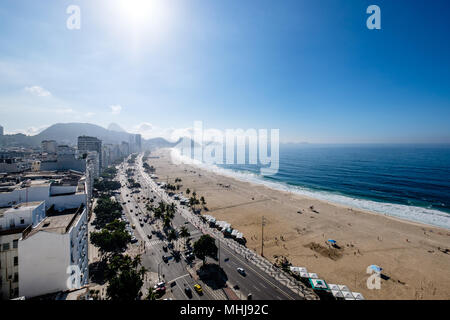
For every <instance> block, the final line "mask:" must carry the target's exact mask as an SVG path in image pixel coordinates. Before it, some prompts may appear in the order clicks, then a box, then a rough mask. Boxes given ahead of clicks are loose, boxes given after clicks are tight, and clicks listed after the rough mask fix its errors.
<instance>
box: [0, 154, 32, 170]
mask: <svg viewBox="0 0 450 320" xmlns="http://www.w3.org/2000/svg"><path fill="white" fill-rule="evenodd" d="M30 168H31V163H30V162H29V161H22V159H20V158H9V159H8V158H3V159H0V172H2V173H19V172H24V171H26V170H29V169H30Z"/></svg>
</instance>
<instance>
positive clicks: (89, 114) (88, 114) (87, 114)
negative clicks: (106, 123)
mask: <svg viewBox="0 0 450 320" xmlns="http://www.w3.org/2000/svg"><path fill="white" fill-rule="evenodd" d="M85 116H86V117H88V118H91V117H93V116H95V113H94V112H88V113H86V114H85Z"/></svg>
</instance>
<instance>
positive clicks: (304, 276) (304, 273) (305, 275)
mask: <svg viewBox="0 0 450 320" xmlns="http://www.w3.org/2000/svg"><path fill="white" fill-rule="evenodd" d="M300 277H302V278H309V273H308V272H300Z"/></svg>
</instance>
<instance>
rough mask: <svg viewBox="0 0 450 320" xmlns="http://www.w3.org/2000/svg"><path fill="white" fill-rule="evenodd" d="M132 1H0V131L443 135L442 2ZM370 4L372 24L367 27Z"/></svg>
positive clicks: (445, 6) (447, 32)
mask: <svg viewBox="0 0 450 320" xmlns="http://www.w3.org/2000/svg"><path fill="white" fill-rule="evenodd" d="M119 2H122V4H120V3H119ZM132 2H133V1H131V0H128V1H126V0H67V1H63V0H60V1H34V0H27V1H26V0H4V1H2V3H1V5H0V32H1V39H2V40H1V41H0V124H1V125H3V126H4V127H5V130H6V132H19V131H20V132H28V133H32V132H36V131H38V130H40V129H42V128H44V127H46V126H48V125H51V124H53V123H56V122H90V123H96V124H99V125H102V126H107V125H108V124H109V123H111V122H115V123H118V124H119V125H121V126H122V127H124V128H126V129H127V130H130V131H133V132H142V133H143V134H144V135H146V136H155V135H166V134H167V133H168V132H170V130H171V128H187V127H191V126H192V125H193V122H194V121H195V120H201V121H203V122H204V126H205V127H208V128H218V129H227V128H243V129H247V128H257V129H258V128H268V129H270V128H278V129H280V136H281V140H282V141H284V142H288V141H289V142H298V141H308V142H321V143H334V142H337V143H361V142H369V143H372V142H450V125H449V123H450V41H448V39H449V36H450V19H449V14H450V13H449V12H450V2H449V1H446V0H435V1H431V2H430V1H422V0H421V1H401V0H397V1H379V0H375V1H363V0H361V1H357V0H345V1H344V0H339V1H338V0H314V1H312V0H308V1H302V0H294V1H287V0H283V1H274V0H271V1H267V0H259V1H256V0H249V1H235V0H226V1H225V0H216V1H207V0H190V1H181V0H166V1H163V0H159V1H158V0H149V2H151V3H152V4H151V5H147V6H142V5H140V4H139V0H137V1H136V0H134V2H136V3H135V4H134V5H133V6H135V7H134V8H126V7H123V3H132ZM73 4H75V5H78V6H80V8H81V29H80V30H73V31H71V30H68V29H67V28H66V20H67V18H68V17H69V15H68V14H66V9H67V7H68V6H69V5H73ZM371 4H376V5H378V6H379V7H380V8H381V27H382V29H381V30H368V29H367V28H366V19H367V17H368V16H369V15H368V14H366V8H367V7H368V6H369V5H371ZM135 9H136V10H135ZM132 18H133V19H132Z"/></svg>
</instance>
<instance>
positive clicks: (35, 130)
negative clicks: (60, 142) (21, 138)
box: [7, 125, 49, 136]
mask: <svg viewBox="0 0 450 320" xmlns="http://www.w3.org/2000/svg"><path fill="white" fill-rule="evenodd" d="M48 127H49V126H48V125H44V126H39V127H29V128H27V129H17V130H10V131H8V132H7V134H17V133H23V134H25V135H28V136H34V135H37V134H39V133H40V132H42V131H44V130H45V129H47V128H48Z"/></svg>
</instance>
